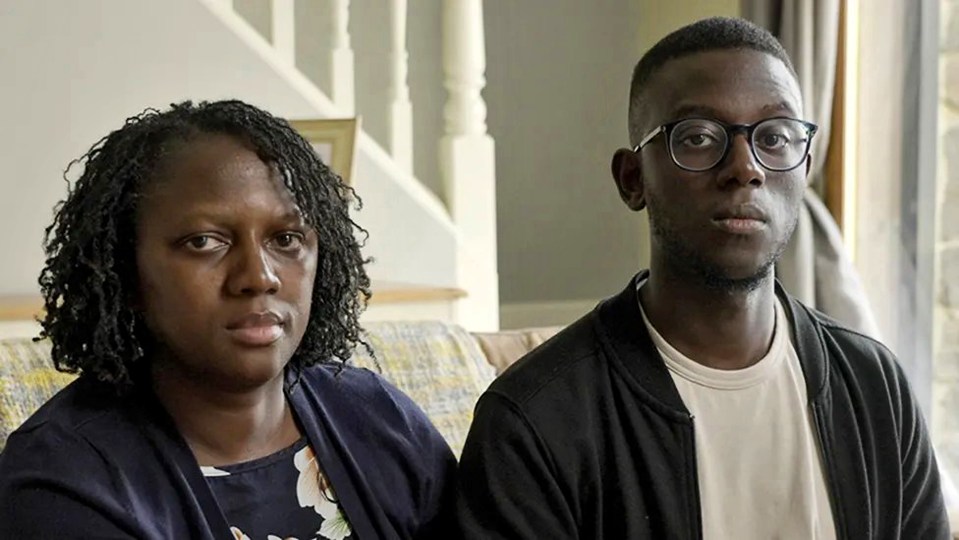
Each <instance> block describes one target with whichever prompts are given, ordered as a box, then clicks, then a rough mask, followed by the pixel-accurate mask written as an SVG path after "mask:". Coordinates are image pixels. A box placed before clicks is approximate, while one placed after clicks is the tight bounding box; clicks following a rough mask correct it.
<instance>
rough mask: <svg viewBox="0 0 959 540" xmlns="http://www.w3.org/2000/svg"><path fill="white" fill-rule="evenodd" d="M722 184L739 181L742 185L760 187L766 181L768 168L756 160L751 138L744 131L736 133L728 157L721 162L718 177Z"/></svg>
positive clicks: (731, 141) (730, 144)
mask: <svg viewBox="0 0 959 540" xmlns="http://www.w3.org/2000/svg"><path fill="white" fill-rule="evenodd" d="M717 181H719V182H720V183H721V184H722V185H726V184H728V183H729V182H738V183H739V184H740V185H743V186H747V185H754V186H756V187H759V186H761V185H763V184H764V183H765V182H766V169H765V168H763V166H762V165H760V164H759V162H758V161H757V160H756V156H755V155H754V154H753V151H752V148H751V143H750V142H749V138H748V137H746V135H745V134H744V133H739V134H736V135H734V136H733V137H732V139H731V140H730V141H729V150H728V151H727V153H726V159H725V160H723V163H721V164H720V169H719V175H718V177H717Z"/></svg>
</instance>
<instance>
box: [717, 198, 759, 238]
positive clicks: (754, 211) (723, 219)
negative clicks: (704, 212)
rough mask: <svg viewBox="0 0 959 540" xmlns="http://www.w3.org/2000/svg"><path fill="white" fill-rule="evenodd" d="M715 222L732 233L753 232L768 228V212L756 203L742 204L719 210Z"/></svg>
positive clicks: (723, 229)
mask: <svg viewBox="0 0 959 540" xmlns="http://www.w3.org/2000/svg"><path fill="white" fill-rule="evenodd" d="M713 224H714V225H716V226H717V227H718V228H719V229H720V230H722V231H725V232H728V233H730V234H752V233H756V232H759V231H761V230H763V229H764V228H766V213H765V212H763V211H762V209H761V208H759V207H758V206H756V205H754V204H741V205H738V206H734V207H730V208H725V209H723V210H720V211H719V212H717V213H716V214H715V215H714V216H713Z"/></svg>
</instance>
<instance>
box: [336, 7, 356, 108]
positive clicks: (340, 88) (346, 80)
mask: <svg viewBox="0 0 959 540" xmlns="http://www.w3.org/2000/svg"><path fill="white" fill-rule="evenodd" d="M331 15H332V21H333V25H332V26H333V32H332V34H333V35H332V39H333V44H332V47H331V49H330V94H331V95H330V97H331V98H332V99H333V103H335V104H336V105H337V106H338V107H339V108H340V110H341V111H342V112H343V114H344V115H347V116H352V115H353V114H354V111H355V109H356V107H355V105H354V103H355V95H354V93H353V83H354V81H353V49H352V48H351V45H350V29H349V25H350V0H332V2H331Z"/></svg>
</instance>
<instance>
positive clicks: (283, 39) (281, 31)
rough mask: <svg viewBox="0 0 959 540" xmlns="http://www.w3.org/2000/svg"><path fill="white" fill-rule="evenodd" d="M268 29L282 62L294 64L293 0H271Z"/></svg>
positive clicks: (294, 25) (294, 20) (294, 22)
mask: <svg viewBox="0 0 959 540" xmlns="http://www.w3.org/2000/svg"><path fill="white" fill-rule="evenodd" d="M271 10H272V11H271V18H270V25H271V26H270V29H271V33H272V35H273V48H274V49H276V52H277V53H278V54H279V55H280V57H281V58H282V59H283V61H284V62H288V63H290V64H291V65H295V64H296V33H295V32H296V30H295V28H296V18H295V17H296V15H295V14H294V11H293V0H272V2H271Z"/></svg>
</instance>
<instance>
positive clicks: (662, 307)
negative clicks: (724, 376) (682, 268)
mask: <svg viewBox="0 0 959 540" xmlns="http://www.w3.org/2000/svg"><path fill="white" fill-rule="evenodd" d="M640 300H641V302H642V306H643V311H644V312H645V313H646V317H647V318H648V319H649V321H650V323H651V324H652V325H653V327H654V328H656V330H657V331H658V332H659V333H660V335H662V336H663V339H665V340H666V341H667V342H668V343H669V344H670V345H672V346H673V347H674V348H676V350H678V351H679V352H681V353H683V354H684V355H685V356H687V357H689V358H691V359H692V360H694V361H696V362H698V363H700V364H702V365H704V366H707V367H711V368H716V369H729V370H731V369H742V368H745V367H749V366H751V365H753V364H755V363H756V362H758V361H759V360H761V359H762V358H763V357H764V356H765V355H766V353H767V351H769V347H770V344H771V343H772V337H773V332H774V330H775V326H776V316H775V301H776V293H775V282H774V280H773V277H772V275H771V274H770V275H769V276H768V277H766V278H764V279H763V280H762V282H761V283H759V285H758V286H757V287H755V288H752V289H748V290H721V289H717V288H715V287H712V286H710V285H708V284H707V283H706V281H705V280H702V279H696V278H689V277H686V276H679V275H676V274H675V273H671V272H668V271H657V270H656V269H655V268H653V269H651V270H650V275H649V279H648V281H647V282H646V284H645V285H644V286H643V287H642V289H641V291H640Z"/></svg>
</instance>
